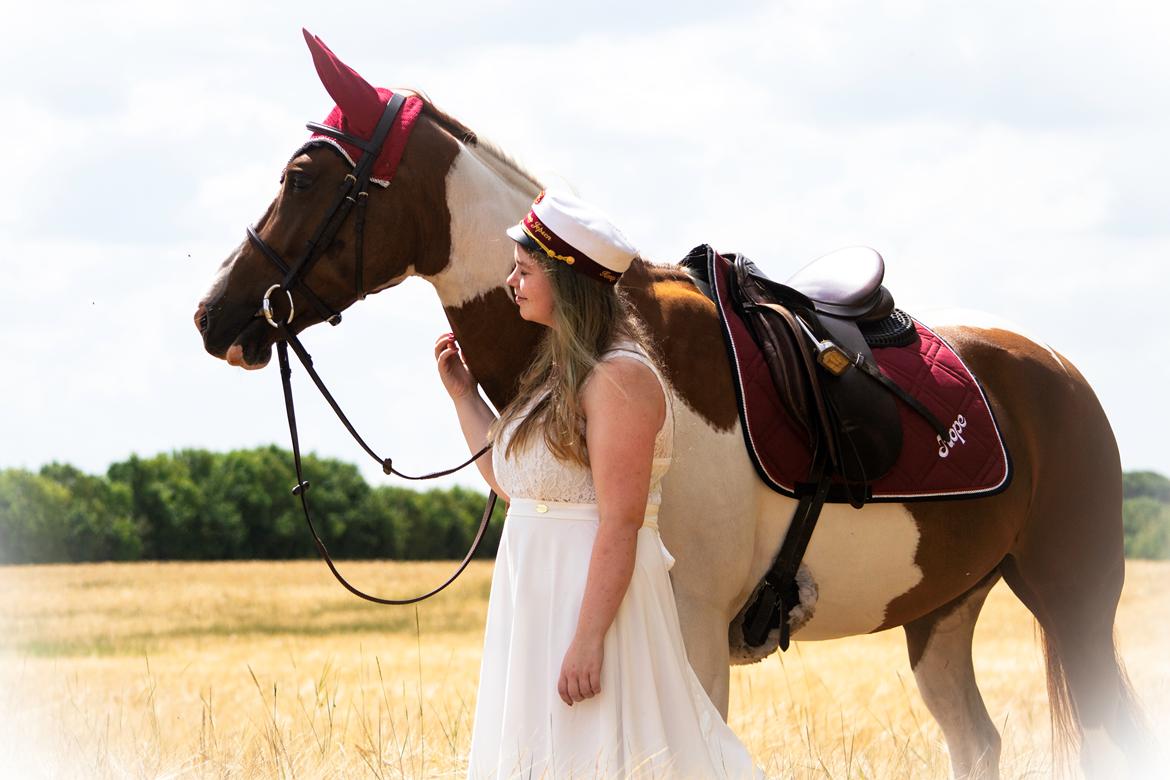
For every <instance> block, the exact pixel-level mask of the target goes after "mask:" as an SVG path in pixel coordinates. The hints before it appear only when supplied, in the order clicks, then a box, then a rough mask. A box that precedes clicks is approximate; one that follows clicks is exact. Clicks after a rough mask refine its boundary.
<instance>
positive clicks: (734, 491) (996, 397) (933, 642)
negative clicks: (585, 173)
mask: <svg viewBox="0 0 1170 780" xmlns="http://www.w3.org/2000/svg"><path fill="white" fill-rule="evenodd" d="M351 75H352V78H360V77H358V76H357V75H356V74H352V72H351ZM349 77H351V76H346V78H349ZM363 83H364V82H363ZM327 87H330V85H329V84H327ZM330 91H331V92H332V93H333V94H334V98H335V99H338V94H339V93H338V91H337V90H335V89H333V88H330ZM371 92H372V90H371ZM345 99H346V100H353V98H352V97H348V98H345ZM338 103H339V108H340V109H341V110H342V112H344V113H346V114H347V115H348V114H350V113H351V112H358V111H364V112H366V113H369V112H370V111H371V110H373V111H380V106H373V107H371V106H357V105H344V104H342V100H338ZM350 170H351V165H350V163H349V162H347V160H346V159H344V158H343V157H342V155H341V154H339V153H338V151H337V149H335V148H333V147H331V146H328V145H318V146H311V147H307V148H306V149H305V150H303V151H302V152H301V153H300V154H298V155H297V156H296V157H295V158H294V159H292V160H291V161H290V162H289V163H288V166H287V168H286V171H285V175H284V178H283V185H282V187H281V190H280V192H279V193H278V195H277V197H276V199H275V200H274V201H273V202H272V204H271V205H270V206H269V207H268V210H267V211H266V212H265V214H264V216H263V218H262V219H261V221H260V222H259V224H258V225H257V230H258V232H259V234H260V235H261V236H262V237H263V240H264V241H265V242H267V243H268V244H269V245H270V246H271V247H273V248H274V249H275V250H276V251H277V252H279V253H281V254H282V255H284V256H285V257H290V256H295V255H296V254H297V253H298V252H299V250H300V248H301V247H303V246H304V244H305V242H306V240H307V239H308V238H309V236H310V234H311V233H312V232H313V230H314V229H315V228H316V226H317V224H318V222H319V221H320V220H321V218H322V215H323V213H324V211H325V210H326V209H327V207H328V205H329V203H330V201H331V199H332V197H333V193H334V192H335V189H336V186H337V183H338V182H339V181H341V180H342V178H343V177H345V176H346V175H347V174H348V173H349V172H350ZM540 188H541V187H540V183H539V182H538V181H536V180H535V179H534V178H533V177H532V176H531V175H529V174H527V173H526V172H524V171H523V170H522V169H521V168H520V167H518V166H517V165H516V164H515V163H513V162H512V161H511V160H510V159H509V158H508V157H506V156H504V155H503V154H502V153H500V152H499V151H498V150H497V149H495V148H493V147H492V146H490V145H488V144H486V143H480V142H477V141H476V139H475V135H474V133H472V132H471V131H470V130H469V129H468V128H467V127H465V126H464V125H462V124H460V123H459V122H458V121H456V120H454V119H453V118H451V117H450V116H448V115H446V114H444V113H442V112H440V111H439V110H437V109H436V108H435V107H434V106H432V105H430V104H429V103H427V104H425V105H424V108H423V111H422V114H421V116H420V117H419V119H418V121H417V123H416V125H415V127H414V129H413V132H412V135H411V136H410V140H409V144H408V146H407V149H406V153H405V155H404V156H403V158H402V160H401V164H400V166H399V168H398V170H397V173H396V178H395V180H394V183H393V185H392V186H390V187H388V188H382V187H378V186H372V187H370V195H369V205H368V212H369V214H368V219H367V225H366V229H365V239H364V241H365V255H366V258H367V259H366V268H365V271H364V278H365V280H366V287H367V291H368V292H377V291H379V290H383V289H386V288H388V287H391V286H393V285H395V284H397V283H399V282H401V281H402V280H403V279H405V278H406V277H408V276H411V275H416V276H419V277H422V278H423V279H425V280H427V281H428V282H430V283H431V284H432V285H433V286H434V288H435V291H436V293H437V294H438V296H439V298H440V300H441V301H442V304H443V307H444V310H445V312H446V313H447V317H448V319H449V321H450V324H451V329H452V330H453V332H454V333H455V336H456V338H457V339H458V340H459V342H460V344H461V345H462V348H463V353H464V358H465V360H466V361H467V363H468V365H469V367H470V369H471V371H472V372H473V374H474V375H475V376H476V377H477V378H478V380H479V383H480V385H481V386H482V388H483V391H484V392H485V393H486V395H487V397H488V398H489V399H490V400H491V402H492V403H493V404H494V405H495V407H496V408H502V407H503V406H504V405H505V404H506V403H507V402H508V401H509V399H510V398H511V397H512V394H513V393H514V391H515V385H516V380H517V377H518V376H519V374H520V373H521V371H522V370H523V369H524V367H525V364H526V361H527V359H528V356H529V355H531V354H532V350H533V346H534V344H535V343H536V341H537V339H538V338H539V336H540V331H541V328H540V327H539V326H537V325H534V324H532V323H528V322H526V321H524V320H522V319H521V318H520V317H519V315H518V314H517V312H516V308H515V305H514V304H513V302H512V301H511V299H510V297H509V295H508V293H507V291H506V288H505V285H504V278H505V277H506V276H507V275H508V273H509V270H510V268H511V265H512V242H511V241H510V240H509V239H507V238H506V237H505V235H504V229H505V228H506V227H507V226H508V225H510V224H512V223H514V222H515V221H516V219H517V218H518V217H519V216H520V215H522V214H523V213H524V212H525V210H526V209H527V208H528V206H529V204H530V203H531V201H532V199H533V197H534V196H535V195H536V193H537V192H538V191H539V190H540ZM354 231H355V228H354V220H353V219H349V220H347V222H346V224H345V225H343V226H342V228H341V230H340V232H339V233H338V234H337V237H336V238H335V240H334V241H333V243H332V245H331V246H330V247H329V248H328V249H327V251H326V253H325V255H324V256H323V257H322V258H321V260H320V261H319V262H317V263H316V265H315V266H314V267H313V268H312V270H311V272H310V273H309V274H308V276H307V278H306V281H307V282H308V284H309V286H310V287H311V288H312V289H313V290H314V291H315V292H316V294H317V295H318V296H319V297H321V298H322V299H324V300H325V301H326V302H327V303H328V305H329V306H331V307H333V308H334V309H336V310H339V311H340V310H341V309H344V308H346V307H347V306H349V305H351V304H352V303H354V302H355V301H356V300H357V299H358V298H359V295H358V292H357V291H355V290H354V289H353V279H354V259H353V252H352V247H353V244H354V238H355V232H354ZM279 280H280V275H279V274H278V272H277V270H276V268H275V267H274V266H273V265H272V263H270V262H269V260H268V259H266V258H265V257H264V256H263V255H262V254H261V252H260V251H259V250H258V249H257V248H256V246H254V245H253V244H251V243H249V242H248V241H246V240H245V242H244V243H242V244H241V245H240V246H239V247H238V248H237V249H236V250H235V251H234V252H233V253H232V254H231V255H230V256H229V257H228V258H227V260H226V261H225V262H224V263H223V266H222V268H221V269H220V271H219V274H218V276H217V277H216V279H215V281H214V283H213V284H212V286H211V289H210V291H209V292H208V293H207V294H206V296H205V297H204V298H203V300H202V301H201V302H200V303H199V304H198V308H197V311H196V315H195V320H196V324H197V325H198V327H199V330H200V333H201V335H202V338H203V343H204V346H205V348H206V349H207V351H208V352H210V353H211V354H212V355H214V356H216V357H218V358H223V359H226V360H227V361H228V362H229V363H231V364H232V365H237V366H243V367H245V368H259V367H261V366H263V365H265V364H266V363H267V362H268V359H269V357H270V355H271V349H272V345H273V338H274V335H275V331H273V330H272V329H271V328H270V327H269V326H268V325H267V324H266V323H265V321H264V320H263V319H260V318H258V317H257V316H256V312H257V308H258V305H259V302H260V300H261V298H262V296H263V295H264V293H265V290H266V289H267V288H269V287H270V286H271V285H272V284H273V283H274V282H278V281H279ZM621 283H622V285H623V286H624V288H625V289H626V290H627V291H628V292H629V294H630V296H631V298H632V299H633V301H634V302H635V303H636V305H637V309H638V312H639V314H640V315H641V316H642V317H643V319H644V320H645V321H646V323H647V324H648V326H649V328H650V330H651V332H652V334H653V336H654V338H655V339H656V340H657V342H658V344H659V346H660V348H661V351H662V354H663V355H664V359H665V370H666V374H667V376H668V378H669V380H670V384H671V392H672V393H673V398H674V400H675V404H674V406H675V408H676V410H677V412H676V414H677V419H676V438H675V450H674V464H673V466H672V468H671V470H670V471H669V473H668V474H667V475H666V477H665V479H664V482H663V489H662V504H663V506H662V536H663V538H664V540H665V542H666V544H667V546H668V547H669V548H670V550H671V552H672V553H673V554H674V556H675V558H676V559H677V565H676V566H675V567H674V569H673V571H672V572H671V577H672V580H673V584H674V590H675V595H676V598H677V600H678V607H679V614H680V617H681V620H682V629H683V634H684V637H685V641H686V647H687V651H688V655H689V657H690V660H691V662H692V664H693V665H694V667H695V671H696V672H697V673H698V675H699V678H700V679H701V680H702V681H703V684H704V686H705V687H706V689H707V691H708V692H709V694H710V695H711V698H712V699H713V700H714V701H715V702H716V704H717V705H718V706H719V707H720V709H721V711H723V712H724V713H725V714H726V711H727V701H728V677H729V669H728V667H729V663H745V662H750V661H753V660H756V659H758V658H760V657H762V656H763V655H766V654H768V653H770V652H772V651H774V649H775V646H776V644H775V641H773V642H772V643H771V644H770V645H768V646H766V647H765V648H762V650H763V651H764V652H762V653H761V652H756V653H749V652H748V651H747V650H745V649H744V647H743V643H742V634H741V633H739V632H738V623H736V618H737V616H738V615H739V613H740V611H741V609H742V608H743V607H744V605H745V603H746V602H747V600H748V598H749V597H750V596H751V595H752V592H753V590H754V589H755V587H756V585H757V583H759V581H760V579H761V577H762V576H763V574H764V572H765V571H766V570H767V569H768V567H769V565H770V564H771V562H772V559H773V557H774V556H775V554H776V552H777V550H778V549H779V546H780V543H781V540H782V539H783V537H784V534H785V531H786V527H787V524H788V522H789V519H790V518H791V516H792V511H793V500H792V499H789V498H786V497H784V496H781V495H779V494H777V493H775V492H774V491H772V490H770V489H769V488H768V487H766V486H765V485H764V483H763V482H762V481H761V480H760V479H759V478H758V477H757V475H756V473H755V471H754V469H753V467H752V464H751V461H750V460H749V456H748V453H747V451H746V449H745V446H744V440H743V437H742V435H741V432H740V421H739V417H738V414H737V410H736V398H735V393H734V390H733V387H732V380H731V369H730V366H729V364H728V359H727V355H726V352H725V349H724V344H723V340H722V335H721V332H720V326H719V323H718V320H717V315H716V312H715V308H714V306H713V304H712V303H711V301H710V300H709V299H708V298H706V297H705V296H704V295H703V294H702V293H701V292H699V291H698V290H697V289H696V288H695V286H694V285H693V284H692V282H691V280H690V277H689V276H688V275H687V274H686V273H684V272H683V271H682V270H681V269H679V268H677V267H674V266H670V265H656V264H653V263H649V262H644V261H641V260H638V261H635V263H634V265H633V266H632V267H631V268H630V270H629V271H628V272H627V273H626V274H625V276H624V277H623V278H622V282H621ZM294 298H295V299H296V304H297V305H296V308H297V311H298V315H297V317H296V319H295V320H294V322H293V324H292V326H291V327H292V329H293V330H294V331H300V330H302V329H304V328H306V327H308V326H310V325H312V324H314V323H316V322H319V321H320V317H319V316H318V315H317V314H316V313H315V312H314V311H313V308H312V307H311V306H309V305H307V302H306V301H304V300H301V299H300V293H299V292H294ZM931 324H932V326H933V327H935V328H936V329H937V331H938V332H939V333H940V334H942V335H944V336H945V337H946V338H947V339H948V340H949V341H950V342H951V344H952V345H953V346H954V347H955V349H956V350H957V351H958V352H959V353H960V355H961V356H962V358H963V360H964V361H965V362H966V363H967V365H968V366H969V367H970V368H971V369H972V370H973V371H974V372H975V373H976V374H977V375H978V376H979V377H980V378H981V380H982V382H983V385H984V388H985V390H986V394H987V396H988V399H989V401H990V403H991V405H992V407H993V409H994V412H995V415H996V418H997V420H998V421H999V423H1000V425H1001V428H1002V432H1003V435H1004V437H1005V441H1006V442H1007V445H1008V447H1009V449H1010V451H1011V454H1012V458H1013V461H1014V466H1015V476H1014V479H1013V481H1012V483H1011V485H1010V487H1009V488H1008V489H1007V490H1005V491H1004V492H1002V493H1000V494H998V495H994V496H991V497H986V498H979V499H973V500H967V501H949V502H938V503H933V502H926V503H912V504H870V505H867V506H865V507H864V508H863V509H861V510H855V509H853V508H852V507H850V506H848V505H841V504H831V505H828V506H826V507H825V510H824V513H823V515H822V517H821V519H820V522H819V525H818V527H817V529H816V532H815V534H814V536H813V537H812V542H811V544H810V545H809V547H808V552H807V555H806V557H805V564H806V566H807V567H808V569H809V571H810V573H811V574H812V576H813V578H814V580H815V583H816V589H817V593H818V598H817V601H816V603H815V605H814V607H813V614H812V617H811V619H809V620H808V622H807V623H806V624H804V625H803V626H802V627H801V628H800V629H799V630H798V631H797V632H796V634H795V635H794V639H796V640H806V639H807V640H813V639H833V638H836V637H844V636H850V635H856V634H863V633H868V632H874V631H881V630H883V629H887V628H893V627H895V626H902V627H903V628H904V629H905V632H906V638H907V644H908V647H909V654H910V662H911V665H912V667H913V669H914V673H915V677H916V678H917V681H918V685H919V689H920V690H921V692H922V696H923V698H924V699H925V702H926V704H927V706H928V707H929V709H930V711H931V712H932V713H933V715H934V717H935V718H936V719H937V720H938V722H939V724H940V725H941V727H942V730H943V732H944V734H945V736H946V740H947V744H948V748H949V751H950V756H951V761H952V766H953V769H954V773H955V775H956V776H959V777H967V776H975V775H977V776H989V777H994V776H996V775H997V774H998V759H999V752H1000V737H999V734H998V732H997V731H996V728H995V726H994V725H993V723H992V721H991V719H990V717H989V716H988V712H987V709H986V708H985V706H984V703H983V699H982V697H981V695H980V693H979V690H978V688H977V687H976V684H975V676H974V670H973V667H972V659H971V640H972V634H973V631H974V628H975V621H976V620H977V618H978V617H979V612H980V608H981V607H982V605H983V602H984V599H985V597H986V596H987V594H988V591H989V590H990V589H991V587H992V586H993V585H994V584H995V583H996V582H997V581H998V580H999V579H1000V578H1003V579H1004V580H1005V581H1006V582H1007V584H1008V586H1009V587H1010V588H1011V589H1012V591H1013V592H1014V593H1015V594H1016V595H1017V596H1018V597H1019V598H1020V599H1021V600H1022V601H1023V602H1024V604H1025V605H1027V607H1028V609H1030V610H1031V612H1032V613H1033V614H1034V615H1035V616H1036V619H1037V620H1038V622H1039V624H1040V626H1041V627H1042V629H1043V635H1044V649H1045V653H1046V657H1047V671H1048V687H1049V693H1050V699H1051V703H1052V708H1053V722H1054V725H1055V727H1056V730H1057V733H1058V735H1064V736H1065V737H1069V738H1071V739H1072V740H1074V741H1075V740H1076V739H1077V738H1080V741H1081V761H1082V765H1083V766H1084V767H1085V769H1086V771H1087V772H1089V773H1091V774H1105V773H1111V772H1113V771H1116V764H1114V763H1112V762H1114V761H1117V760H1119V759H1120V755H1121V754H1122V753H1125V754H1132V752H1133V751H1134V749H1135V746H1137V745H1140V744H1142V743H1143V740H1144V737H1143V736H1142V729H1141V726H1140V716H1139V714H1138V712H1137V707H1136V705H1135V702H1134V699H1133V696H1132V695H1131V692H1130V690H1129V688H1128V685H1127V683H1126V679H1125V675H1124V672H1123V670H1122V668H1121V665H1120V663H1119V659H1118V656H1117V653H1116V650H1115V646H1114V640H1113V626H1114V616H1115V612H1116V608H1117V603H1118V598H1119V594H1120V592H1121V586H1122V580H1123V577H1124V572H1125V560H1124V556H1123V549H1122V530H1121V469H1120V463H1119V457H1118V451H1117V445H1116V443H1115V440H1114V436H1113V432H1112V430H1111V429H1110V426H1109V422H1108V420H1107V419H1106V416H1105V413H1104V411H1103V410H1102V408H1101V406H1100V404H1099V403H1098V401H1097V398H1096V396H1095V395H1094V393H1093V391H1092V389H1091V388H1090V387H1089V385H1088V384H1087V383H1086V381H1085V379H1084V377H1083V376H1081V374H1080V373H1079V372H1078V371H1077V370H1076V368H1074V367H1073V366H1072V365H1071V364H1070V363H1069V361H1067V360H1066V359H1064V358H1063V357H1062V356H1061V355H1059V354H1058V353H1056V352H1055V351H1053V350H1052V349H1050V348H1048V347H1046V346H1044V345H1043V344H1040V343H1037V342H1035V341H1033V340H1031V339H1029V338H1027V337H1025V336H1023V335H1021V334H1019V333H1016V332H1012V331H1011V330H1008V329H1005V328H1003V327H996V326H990V325H986V324H983V325H980V324H975V323H972V324H963V323H961V322H956V323H949V324H947V323H940V322H934V323H931ZM729 627H730V637H729ZM773 637H775V632H774V634H773Z"/></svg>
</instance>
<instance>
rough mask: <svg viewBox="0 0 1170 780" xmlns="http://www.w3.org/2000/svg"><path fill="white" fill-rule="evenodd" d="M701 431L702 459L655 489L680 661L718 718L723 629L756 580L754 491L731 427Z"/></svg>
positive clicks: (683, 465)
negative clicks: (669, 561) (670, 564)
mask: <svg viewBox="0 0 1170 780" xmlns="http://www.w3.org/2000/svg"><path fill="white" fill-rule="evenodd" d="M705 433H707V434H708V435H707V436H705V437H702V438H701V439H700V440H699V442H698V443H699V444H700V445H701V446H699V447H696V451H697V452H702V453H704V457H691V458H683V459H680V460H679V461H678V462H677V467H676V468H672V469H671V471H670V472H669V473H668V475H667V479H669V480H671V484H670V485H667V484H665V483H664V485H663V506H662V512H663V517H664V519H665V520H666V523H667V524H666V525H664V526H663V541H664V542H665V543H666V545H667V548H668V549H669V550H670V551H671V553H672V554H673V555H674V557H675V560H676V564H675V566H674V568H673V569H672V570H671V572H670V577H671V582H672V585H673V587H674V594H675V601H676V603H677V604H678V611H679V623H680V625H681V628H682V635H683V642H684V643H685V644H686V650H687V659H688V660H689V661H690V664H691V666H692V668H694V670H695V674H696V675H697V676H698V678H699V681H700V682H701V683H702V684H703V687H704V688H705V689H706V691H707V695H708V696H710V697H711V701H713V702H714V703H715V706H716V707H718V708H719V711H720V712H721V713H722V714H723V716H724V718H726V716H727V703H728V691H729V682H728V681H729V677H730V669H729V662H730V654H729V649H728V624H729V623H730V621H731V617H732V616H733V615H735V613H736V612H737V611H738V610H739V608H740V607H741V606H742V604H741V602H742V601H743V600H744V599H745V598H746V596H747V594H749V593H750V592H751V591H752V589H753V588H754V587H755V584H756V581H758V577H757V578H756V580H752V579H751V577H752V570H753V565H754V559H755V558H756V557H757V555H756V548H757V546H758V541H757V530H758V529H757V528H756V518H757V514H758V507H759V495H758V493H759V487H760V486H759V482H758V480H757V478H756V476H755V473H754V472H753V470H752V466H751V462H750V461H749V460H748V457H747V452H746V450H745V449H744V447H743V439H742V437H741V436H740V434H739V432H738V430H736V431H732V432H730V433H724V434H720V435H711V434H710V432H709V431H706V432H705ZM679 439H681V441H682V442H684V447H685V446H686V443H687V438H685V437H679ZM678 441H679V440H676V443H677V442H678ZM765 567H766V564H765ZM761 574H762V572H761Z"/></svg>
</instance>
